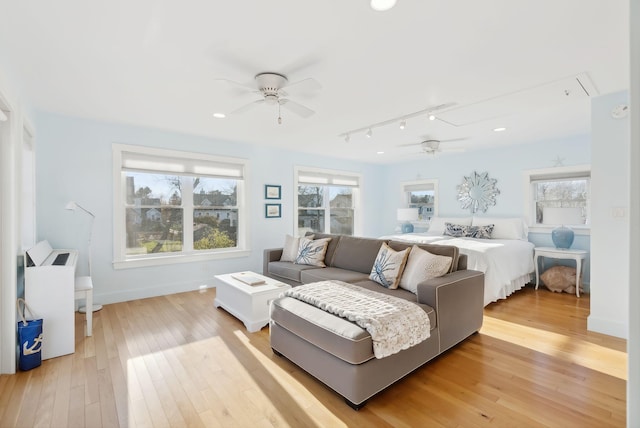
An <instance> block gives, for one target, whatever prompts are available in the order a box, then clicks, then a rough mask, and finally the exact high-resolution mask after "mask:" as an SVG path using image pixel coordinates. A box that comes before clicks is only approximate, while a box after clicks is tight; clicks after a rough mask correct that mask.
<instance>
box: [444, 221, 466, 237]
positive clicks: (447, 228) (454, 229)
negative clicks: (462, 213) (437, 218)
mask: <svg viewBox="0 0 640 428" xmlns="http://www.w3.org/2000/svg"><path fill="white" fill-rule="evenodd" d="M467 230H469V226H465V225H462V224H453V223H445V224H444V235H449V236H453V237H454V238H462V237H464V236H467Z"/></svg>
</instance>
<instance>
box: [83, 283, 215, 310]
mask: <svg viewBox="0 0 640 428" xmlns="http://www.w3.org/2000/svg"><path fill="white" fill-rule="evenodd" d="M202 287H206V288H212V287H215V285H214V283H213V281H212V280H210V279H209V280H204V281H187V282H184V281H183V282H176V283H172V284H163V285H161V286H157V285H156V286H150V287H145V288H136V289H133V290H124V291H115V292H107V293H96V292H95V290H94V294H93V303H95V304H100V305H107V304H110V303H118V302H128V301H130V300H138V299H146V298H148V297H157V296H166V295H168V294H175V293H183V292H186V291H195V290H200V289H201V288H202ZM212 304H213V301H212Z"/></svg>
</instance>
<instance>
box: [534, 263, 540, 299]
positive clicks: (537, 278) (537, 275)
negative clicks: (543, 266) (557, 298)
mask: <svg viewBox="0 0 640 428" xmlns="http://www.w3.org/2000/svg"><path fill="white" fill-rule="evenodd" d="M538 257H540V255H539V254H536V256H535V257H534V258H533V263H534V264H535V265H536V290H537V289H538V285H539V284H540V273H539V272H538Z"/></svg>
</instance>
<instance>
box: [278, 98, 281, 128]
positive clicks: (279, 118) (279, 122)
mask: <svg viewBox="0 0 640 428" xmlns="http://www.w3.org/2000/svg"><path fill="white" fill-rule="evenodd" d="M278 125H282V117H281V116H280V103H278Z"/></svg>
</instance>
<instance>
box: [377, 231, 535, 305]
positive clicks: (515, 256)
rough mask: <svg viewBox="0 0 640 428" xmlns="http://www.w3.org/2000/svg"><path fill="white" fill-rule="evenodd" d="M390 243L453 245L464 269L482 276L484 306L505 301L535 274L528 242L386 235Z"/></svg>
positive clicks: (385, 237) (532, 246)
mask: <svg viewBox="0 0 640 428" xmlns="http://www.w3.org/2000/svg"><path fill="white" fill-rule="evenodd" d="M381 238H382V239H393V240H396V241H406V242H411V243H421V244H436V245H454V246H456V247H458V248H459V249H460V253H461V254H465V255H466V256H467V268H468V269H473V270H479V271H481V272H484V275H485V279H484V305H485V306H486V305H488V304H489V303H491V302H495V301H497V300H499V299H506V298H507V296H509V295H510V294H511V293H513V292H514V291H517V290H519V289H521V288H522V287H524V285H525V284H526V283H527V282H529V281H530V280H531V274H532V273H533V271H534V265H533V248H534V245H533V244H532V243H531V242H529V241H524V240H518V239H474V238H453V237H451V236H440V235H430V234H429V233H405V234H401V235H388V236H383V237H381Z"/></svg>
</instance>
